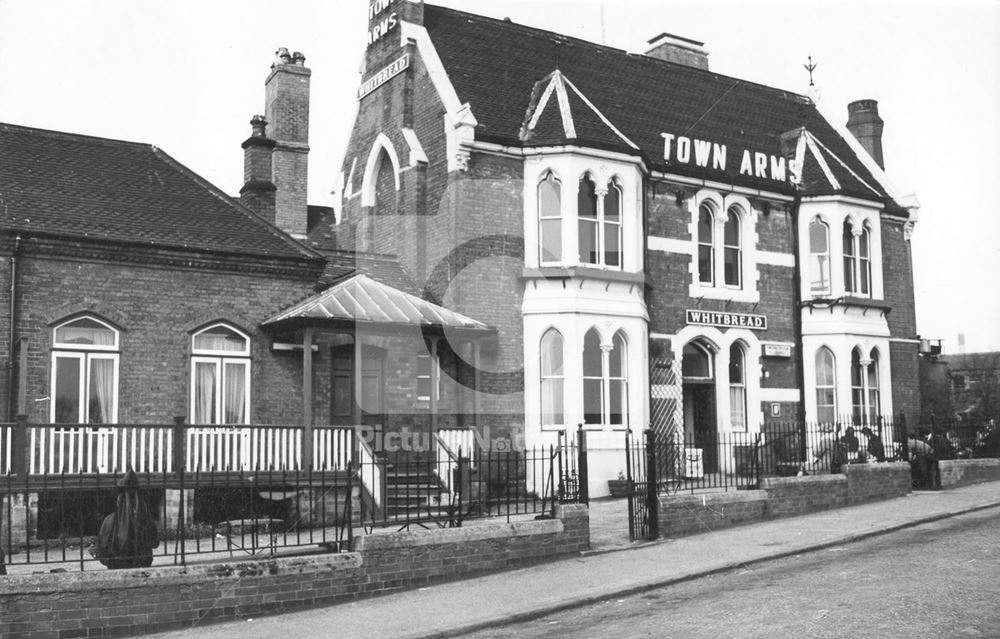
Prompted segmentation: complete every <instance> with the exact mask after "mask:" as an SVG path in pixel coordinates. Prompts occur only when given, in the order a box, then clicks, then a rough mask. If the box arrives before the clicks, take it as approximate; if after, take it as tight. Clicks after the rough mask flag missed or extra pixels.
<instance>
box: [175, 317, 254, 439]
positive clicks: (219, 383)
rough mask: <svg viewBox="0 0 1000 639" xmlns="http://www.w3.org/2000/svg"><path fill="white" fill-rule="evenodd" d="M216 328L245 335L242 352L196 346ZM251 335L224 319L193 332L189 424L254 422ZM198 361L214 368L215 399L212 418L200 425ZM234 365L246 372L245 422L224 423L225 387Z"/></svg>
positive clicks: (212, 424)
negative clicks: (251, 418)
mask: <svg viewBox="0 0 1000 639" xmlns="http://www.w3.org/2000/svg"><path fill="white" fill-rule="evenodd" d="M215 328H224V329H226V330H228V331H231V332H233V333H234V334H236V335H238V336H240V337H242V338H243V341H244V345H245V346H244V348H243V350H242V351H226V350H215V349H204V348H196V347H195V340H196V339H197V337H198V336H199V335H201V334H202V333H206V332H208V331H211V330H212V329H215ZM250 346H251V341H250V336H249V335H247V334H246V333H244V332H243V331H241V330H239V329H238V328H236V327H234V326H233V325H231V324H227V323H225V322H216V323H214V324H211V325H209V326H205V327H203V328H201V329H199V330H198V331H195V332H194V333H193V334H192V335H191V371H190V375H191V378H190V379H191V384H190V387H191V388H190V411H189V415H190V423H191V424H196V425H210V426H245V425H248V424H250V423H251V421H250V406H251V401H250V399H251V398H250V395H251V387H250V381H251V374H250V373H251V358H250ZM199 364H209V365H212V366H213V367H214V368H215V389H214V390H215V401H214V402H213V407H212V411H213V415H212V420H211V421H209V422H208V423H206V424H199V422H198V419H197V411H198V405H197V386H198V374H197V370H198V365H199ZM231 365H238V366H241V367H242V369H243V371H242V375H243V389H244V392H243V423H242V424H225V423H223V418H224V416H225V414H226V412H225V409H226V406H225V405H224V404H223V401H224V399H225V388H226V380H227V378H228V375H229V372H228V370H229V367H230V366H231Z"/></svg>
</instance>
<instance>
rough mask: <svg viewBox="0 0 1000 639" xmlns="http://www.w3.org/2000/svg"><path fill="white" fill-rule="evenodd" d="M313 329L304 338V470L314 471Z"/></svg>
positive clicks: (308, 330) (306, 332)
mask: <svg viewBox="0 0 1000 639" xmlns="http://www.w3.org/2000/svg"><path fill="white" fill-rule="evenodd" d="M312 343H313V329H312V328H306V330H305V332H304V333H303V336H302V404H303V406H302V469H303V470H310V469H312V462H313V454H312V449H313V414H312V405H313V385H312V382H313V360H312V352H313V351H312Z"/></svg>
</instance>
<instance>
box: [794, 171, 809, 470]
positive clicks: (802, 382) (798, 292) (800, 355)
mask: <svg viewBox="0 0 1000 639" xmlns="http://www.w3.org/2000/svg"><path fill="white" fill-rule="evenodd" d="M801 204H802V194H801V193H800V192H799V190H798V189H796V190H795V199H794V200H793V202H792V247H793V251H794V255H795V286H794V290H793V291H792V307H793V309H794V311H793V313H792V325H793V328H794V330H795V352H796V354H797V355H796V359H797V360H798V361H797V362H796V364H798V368H799V370H798V382H799V410H798V415H797V416H798V421H799V426H800V428H801V431H802V432H801V434H802V445H801V448H802V451H801V452H802V455H803V459H805V454H806V370H805V359H806V356H805V353H804V352H803V347H802V253H801V248H802V247H801V246H800V245H799V208H800V206H801Z"/></svg>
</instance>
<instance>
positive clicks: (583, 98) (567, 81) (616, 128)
mask: <svg viewBox="0 0 1000 639" xmlns="http://www.w3.org/2000/svg"><path fill="white" fill-rule="evenodd" d="M563 79H564V81H565V82H566V84H568V85H569V88H571V89H573V91H574V92H575V93H576V94H577V95H578V96H580V99H581V100H583V102H584V104H586V105H587V106H588V107H590V110H591V111H593V112H594V113H596V114H597V117H599V118H601V122H603V123H604V124H605V126H607V127H608V128H609V129H611V130H612V131H614V132H615V135H617V136H618V137H620V138H621V139H622V140H623V141H624V142H625V144H627V145H629V146H630V147H632V148H633V149H635V150H636V151H638V150H639V145H638V144H636V143H635V142H633V141H632V140H630V139H628V138H627V137H625V134H624V133H622V132H621V131H619V130H618V127H616V126H615V125H614V124H611V120H609V119H607V118H606V117H604V114H603V113H601V111H600V109H598V108H597V107H596V106H594V103H593V102H591V101H590V100H588V99H587V96H585V95H584V94H583V93H581V92H580V89H577V88H576V85H574V84H573V83H572V82H570V80H569V78H566V77H565V76H564V77H563Z"/></svg>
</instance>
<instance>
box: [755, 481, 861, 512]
mask: <svg viewBox="0 0 1000 639" xmlns="http://www.w3.org/2000/svg"><path fill="white" fill-rule="evenodd" d="M761 489H762V490H763V491H764V492H765V493H766V494H767V499H768V509H767V510H768V515H770V516H771V517H791V516H794V515H801V514H804V513H810V512H814V511H817V510H828V509H830V508H843V507H844V506H846V505H847V477H845V476H844V475H807V476H805V477H765V478H764V479H763V480H762V481H761Z"/></svg>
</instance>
